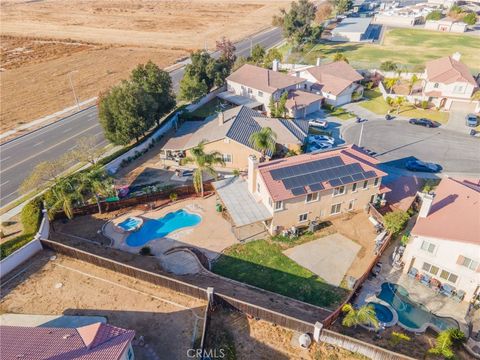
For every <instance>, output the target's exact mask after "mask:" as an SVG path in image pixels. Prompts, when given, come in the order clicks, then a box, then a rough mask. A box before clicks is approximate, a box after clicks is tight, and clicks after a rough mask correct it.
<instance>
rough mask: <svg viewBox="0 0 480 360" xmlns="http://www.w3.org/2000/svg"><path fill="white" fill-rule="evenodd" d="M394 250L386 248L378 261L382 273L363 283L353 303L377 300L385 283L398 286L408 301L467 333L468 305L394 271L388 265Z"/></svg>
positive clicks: (392, 247)
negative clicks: (405, 293)
mask: <svg viewBox="0 0 480 360" xmlns="http://www.w3.org/2000/svg"><path fill="white" fill-rule="evenodd" d="M394 248H395V246H389V247H388V248H387V250H386V251H385V253H384V254H383V256H382V258H381V260H380V261H381V262H382V271H381V272H380V274H379V275H378V276H377V277H375V278H372V279H369V280H367V281H365V283H364V284H363V287H362V289H361V291H360V293H359V295H358V296H357V299H356V301H355V303H356V304H358V305H363V304H364V303H366V302H368V301H372V300H373V301H375V300H377V298H376V294H377V293H379V292H380V290H381V286H382V284H383V283H385V282H390V283H394V284H398V285H401V286H403V287H404V288H405V289H406V290H407V291H408V293H409V297H410V299H412V300H413V301H415V302H418V303H421V304H423V305H425V306H426V307H427V308H428V309H429V310H430V311H431V312H433V313H434V314H435V315H438V316H445V317H452V318H454V319H455V320H457V322H458V323H459V324H460V328H461V330H462V331H464V332H465V333H468V327H467V321H466V319H465V317H466V315H467V311H468V307H469V304H468V303H467V302H461V303H458V302H456V301H454V300H452V299H449V298H447V297H445V296H443V295H440V294H438V293H436V292H434V291H433V290H432V289H430V288H428V287H426V286H424V285H421V284H420V283H419V282H418V281H416V280H415V279H412V278H410V277H409V276H408V275H406V274H404V273H403V272H402V270H395V269H394V268H393V267H392V266H391V263H390V257H391V254H392V252H393V250H394Z"/></svg>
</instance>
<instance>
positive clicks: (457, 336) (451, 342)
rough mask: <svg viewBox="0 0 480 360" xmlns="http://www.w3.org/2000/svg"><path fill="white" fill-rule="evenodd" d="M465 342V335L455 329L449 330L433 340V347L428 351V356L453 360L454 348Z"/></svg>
mask: <svg viewBox="0 0 480 360" xmlns="http://www.w3.org/2000/svg"><path fill="white" fill-rule="evenodd" d="M465 341H466V337H465V334H464V333H463V332H462V331H460V330H458V329H455V328H450V329H447V330H444V331H442V332H441V333H440V334H438V336H437V338H436V340H435V346H433V347H432V348H431V349H430V350H428V353H429V354H433V355H439V356H442V357H444V358H445V359H454V358H455V352H454V351H453V348H454V347H459V346H460V345H461V344H462V343H464V342H465Z"/></svg>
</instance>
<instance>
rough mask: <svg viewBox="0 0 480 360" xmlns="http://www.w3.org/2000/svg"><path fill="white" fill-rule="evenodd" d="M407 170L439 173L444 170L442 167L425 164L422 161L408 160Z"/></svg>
mask: <svg viewBox="0 0 480 360" xmlns="http://www.w3.org/2000/svg"><path fill="white" fill-rule="evenodd" d="M405 168H406V169H407V170H410V171H420V172H431V173H437V172H439V171H440V170H442V167H441V166H440V165H438V164H434V163H429V162H424V161H420V160H408V161H407V162H406V163H405Z"/></svg>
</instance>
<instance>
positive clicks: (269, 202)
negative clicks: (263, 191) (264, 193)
mask: <svg viewBox="0 0 480 360" xmlns="http://www.w3.org/2000/svg"><path fill="white" fill-rule="evenodd" d="M268 205H270V207H273V201H272V198H271V197H269V198H268Z"/></svg>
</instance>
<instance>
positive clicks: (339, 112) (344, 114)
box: [325, 107, 355, 120]
mask: <svg viewBox="0 0 480 360" xmlns="http://www.w3.org/2000/svg"><path fill="white" fill-rule="evenodd" d="M325 111H326V112H327V113H328V116H335V117H337V118H339V119H340V120H348V119H351V118H353V117H355V115H354V114H352V113H351V112H349V111H347V110H345V109H344V108H342V107H336V108H333V109H332V110H329V109H327V108H325Z"/></svg>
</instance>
